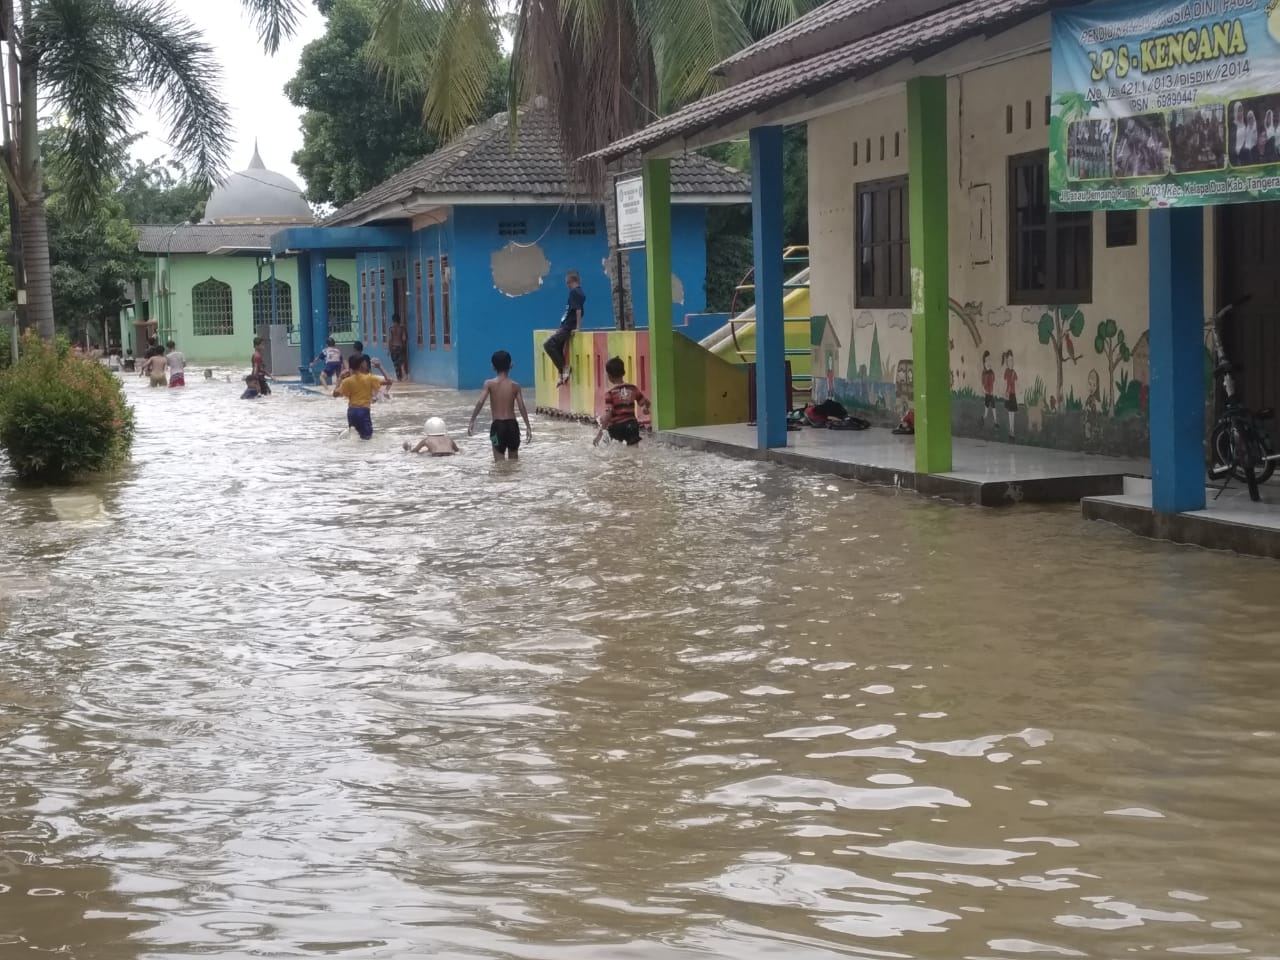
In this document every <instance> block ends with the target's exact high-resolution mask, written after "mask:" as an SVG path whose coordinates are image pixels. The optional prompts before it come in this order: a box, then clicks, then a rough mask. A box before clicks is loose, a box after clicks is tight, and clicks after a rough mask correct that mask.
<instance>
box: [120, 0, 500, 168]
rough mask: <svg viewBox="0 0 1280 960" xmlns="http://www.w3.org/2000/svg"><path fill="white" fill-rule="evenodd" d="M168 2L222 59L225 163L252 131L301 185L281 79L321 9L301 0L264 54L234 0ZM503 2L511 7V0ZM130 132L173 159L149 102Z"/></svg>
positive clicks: (293, 124) (150, 156) (291, 112)
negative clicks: (270, 52) (276, 44)
mask: <svg viewBox="0 0 1280 960" xmlns="http://www.w3.org/2000/svg"><path fill="white" fill-rule="evenodd" d="M171 2H172V3H173V5H174V7H176V8H177V9H178V10H180V11H181V12H182V13H183V14H185V15H186V16H187V17H188V18H189V19H190V20H191V21H192V22H193V23H194V24H195V25H196V26H197V27H199V28H200V29H201V30H202V31H203V32H204V35H205V38H206V39H207V40H208V41H209V43H210V44H211V45H212V46H213V48H214V49H215V50H216V51H217V53H218V57H219V59H220V60H221V61H222V74H223V80H222V96H223V99H224V100H226V101H227V104H228V106H229V107H230V108H231V123H232V127H233V140H232V142H231V144H230V150H229V151H228V166H229V167H230V169H231V171H236V170H243V169H244V168H245V167H247V166H248V165H249V158H250V157H252V156H253V141H254V139H255V138H257V141H258V149H259V152H260V153H261V154H262V162H263V163H264V164H266V166H267V168H268V169H269V170H277V171H279V172H280V173H284V174H287V175H288V176H289V177H291V178H292V179H293V180H294V182H296V183H297V184H298V186H299V187H300V188H302V189H305V188H306V184H305V183H303V181H302V177H301V176H300V175H299V173H298V170H297V168H296V167H295V166H294V165H293V161H292V160H291V159H290V158H291V157H292V156H293V153H294V151H295V150H299V149H301V147H302V127H301V111H300V110H298V109H297V108H296V107H294V106H293V104H291V103H290V102H289V98H288V97H286V96H285V95H284V85H285V84H286V83H287V82H288V81H289V80H291V79H292V78H293V75H294V74H295V73H297V71H298V60H299V58H300V57H301V55H302V48H303V47H305V46H306V45H307V44H308V43H310V42H311V41H312V40H315V39H317V38H319V37H320V36H321V35H323V34H324V28H325V20H324V17H323V16H321V14H320V11H318V10H317V9H316V8H315V5H314V4H313V3H312V2H311V0H302V3H303V7H304V12H303V17H302V20H301V21H300V23H299V25H298V29H297V32H296V33H295V35H294V37H293V39H291V40H289V41H287V42H285V43H283V44H281V46H280V49H279V51H277V53H276V54H275V56H267V54H265V53H263V52H262V44H261V43H260V42H259V40H258V34H257V31H255V30H254V28H253V25H252V24H251V23H250V22H249V19H248V17H246V16H245V14H244V12H243V10H242V9H241V6H240V3H239V2H238V0H171ZM504 3H505V6H506V8H507V9H508V10H511V9H513V8H514V7H515V5H516V0H504ZM351 107H352V110H353V111H354V110H358V109H359V108H360V105H359V104H356V103H353V104H352V105H351ZM134 132H135V133H141V134H144V137H143V139H142V140H140V141H138V143H136V144H135V145H134V148H133V154H134V156H135V157H137V158H138V159H140V160H146V161H151V160H156V159H161V160H169V159H172V157H173V149H172V148H171V147H170V146H169V144H168V143H167V142H166V139H165V138H166V130H165V125H164V123H163V122H161V120H160V118H159V115H158V114H157V113H156V111H155V110H153V109H151V105H150V104H145V105H143V108H142V109H140V110H139V112H138V116H137V119H136V121H135V123H134Z"/></svg>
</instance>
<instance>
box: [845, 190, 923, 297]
mask: <svg viewBox="0 0 1280 960" xmlns="http://www.w3.org/2000/svg"><path fill="white" fill-rule="evenodd" d="M856 211H857V212H856V216H857V229H856V231H855V232H856V234H857V244H856V247H855V250H856V256H857V262H856V264H855V269H856V274H857V278H858V279H857V283H858V296H857V305H858V306H859V307H910V306H911V280H910V277H911V226H910V223H909V220H908V210H907V178H906V177H894V178H892V179H889V180H874V181H871V182H870V183H860V184H858V189H857V206H856Z"/></svg>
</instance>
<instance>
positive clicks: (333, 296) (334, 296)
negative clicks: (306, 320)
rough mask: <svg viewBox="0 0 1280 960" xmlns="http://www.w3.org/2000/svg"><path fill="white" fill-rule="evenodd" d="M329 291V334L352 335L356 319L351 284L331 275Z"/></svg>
mask: <svg viewBox="0 0 1280 960" xmlns="http://www.w3.org/2000/svg"><path fill="white" fill-rule="evenodd" d="M328 283H329V286H328V290H327V297H328V304H329V332H330V333H351V331H352V327H353V326H354V318H353V317H352V315H351V313H352V310H351V284H349V283H347V281H345V280H339V279H338V278H337V277H335V276H333V275H332V274H330V275H329V280H328Z"/></svg>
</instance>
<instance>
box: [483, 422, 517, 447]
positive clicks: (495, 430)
mask: <svg viewBox="0 0 1280 960" xmlns="http://www.w3.org/2000/svg"><path fill="white" fill-rule="evenodd" d="M489 442H490V443H492V444H493V449H495V450H497V451H498V452H499V453H507V452H508V451H510V452H512V453H515V452H516V451H517V450H519V449H520V424H519V422H518V421H516V420H495V421H493V424H492V425H491V426H490V427H489Z"/></svg>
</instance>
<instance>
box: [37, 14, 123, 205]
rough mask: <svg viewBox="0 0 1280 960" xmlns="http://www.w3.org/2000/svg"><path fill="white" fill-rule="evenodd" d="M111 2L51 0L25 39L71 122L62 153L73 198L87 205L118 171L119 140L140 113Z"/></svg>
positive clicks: (54, 102)
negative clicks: (116, 30) (120, 43)
mask: <svg viewBox="0 0 1280 960" xmlns="http://www.w3.org/2000/svg"><path fill="white" fill-rule="evenodd" d="M113 25H114V9H113V8H112V7H111V6H110V5H109V4H107V3H99V2H95V3H85V2H83V0H46V2H43V3H40V4H38V5H36V6H35V7H34V8H33V9H32V11H31V16H30V19H29V20H28V22H27V24H26V31H27V34H26V37H25V38H24V40H25V42H24V47H25V49H26V50H27V56H28V57H34V58H35V59H36V62H37V63H38V64H39V70H40V85H41V88H42V90H43V91H44V92H45V94H46V96H47V97H48V103H49V105H50V107H52V109H53V112H54V113H55V114H56V115H58V116H59V118H60V119H61V121H62V124H63V126H64V128H65V135H64V136H65V142H64V144H63V146H64V147H65V150H63V151H60V152H59V153H58V155H57V157H58V159H57V160H56V161H55V162H56V163H57V164H58V171H57V173H58V179H59V181H60V182H61V184H62V186H63V189H64V190H65V191H66V194H67V202H68V204H69V206H71V207H73V208H76V209H84V208H85V207H87V206H88V204H89V203H91V202H92V199H93V198H94V197H95V196H96V195H97V194H98V192H99V188H100V186H101V184H102V183H104V182H105V180H106V179H107V178H108V177H109V176H110V175H111V174H112V173H113V172H114V167H115V164H116V160H117V156H118V153H117V151H116V150H115V149H114V144H115V143H116V142H117V141H118V139H119V137H120V135H121V133H123V132H126V131H127V130H128V129H129V125H130V123H131V121H132V119H133V116H134V105H133V98H132V97H131V96H130V88H131V86H132V77H131V76H130V74H129V67H128V63H127V62H126V60H125V58H124V57H122V56H121V55H120V51H119V49H118V47H117V44H116V41H115V33H116V32H115V30H114V29H113Z"/></svg>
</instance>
